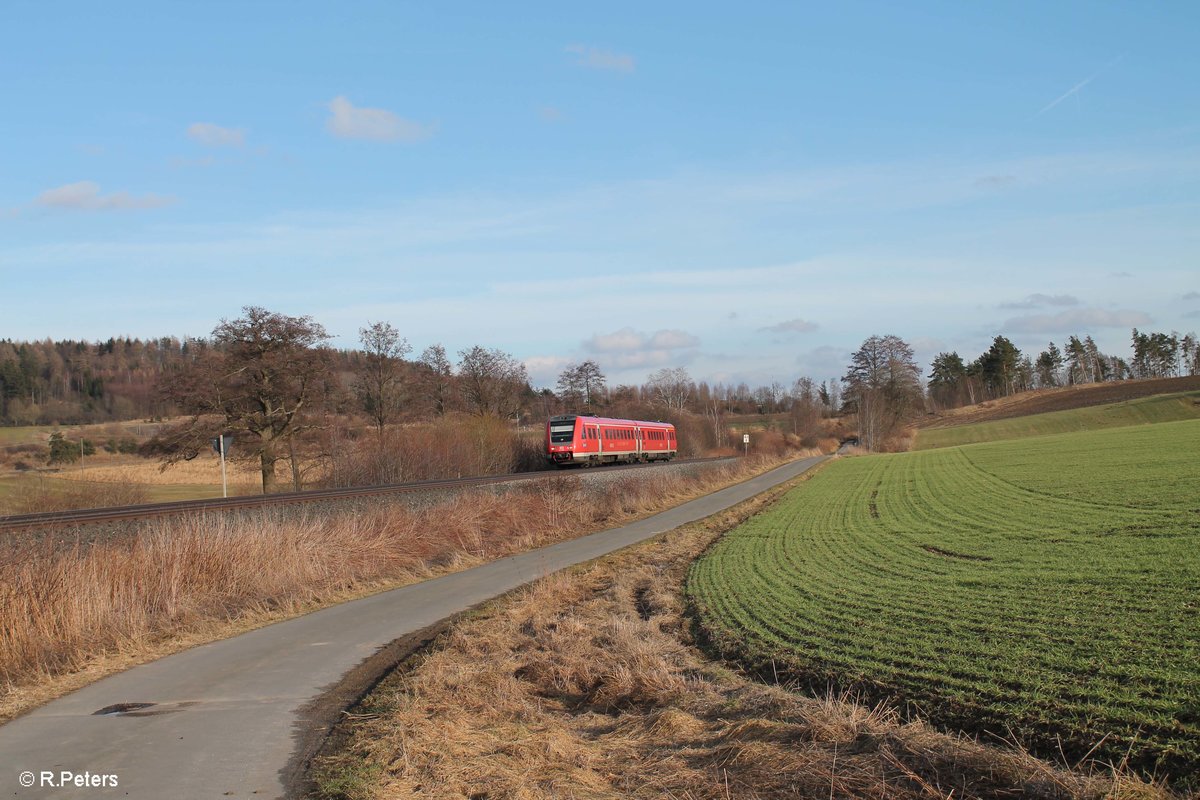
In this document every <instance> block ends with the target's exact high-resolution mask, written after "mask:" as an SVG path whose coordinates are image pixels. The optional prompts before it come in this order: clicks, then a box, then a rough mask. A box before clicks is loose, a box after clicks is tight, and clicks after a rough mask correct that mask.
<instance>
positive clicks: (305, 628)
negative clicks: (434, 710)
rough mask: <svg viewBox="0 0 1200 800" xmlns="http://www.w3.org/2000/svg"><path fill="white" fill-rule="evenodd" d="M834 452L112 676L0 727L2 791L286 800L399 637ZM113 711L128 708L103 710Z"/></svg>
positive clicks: (736, 498) (731, 500)
mask: <svg viewBox="0 0 1200 800" xmlns="http://www.w3.org/2000/svg"><path fill="white" fill-rule="evenodd" d="M824 458H825V457H816V458H808V459H804V460H801V461H796V462H792V463H790V464H786V465H784V466H782V467H779V468H778V469H775V470H772V471H770V472H767V473H765V474H763V475H760V476H758V477H756V478H752V479H750V480H748V481H745V482H743V483H740V484H737V485H736V486H731V487H729V488H726V489H722V490H720V491H718V492H714V493H713V494H710V495H707V496H705V497H701V498H698V499H696V500H692V501H691V502H688V503H685V504H683V505H681V506H678V507H676V508H673V509H670V510H668V511H664V512H662V513H660V514H656V515H654V516H653V517H649V518H647V519H644V520H640V521H638V522H634V523H632V524H630V525H626V526H624V527H621V528H614V529H611V530H607V531H602V532H600V533H595V534H591V535H588V536H583V537H580V538H578V539H572V540H570V541H565V542H559V543H558V544H554V545H550V546H548V547H543V548H540V549H538V550H532V551H529V552H527V553H522V554H520V555H515V556H511V557H508V558H503V559H500V560H498V561H493V562H491V563H488V564H484V565H482V566H479V567H475V568H473V569H469V570H466V571H463V572H457V573H454V574H451V575H445V576H443V577H440V578H435V579H432V580H428V581H424V582H422V583H418V584H413V585H411V586H405V587H403V588H400V589H395V590H392V591H388V592H384V593H381V594H377V595H373V596H371V597H366V598H363V599H361V600H355V601H352V602H348V603H342V604H341V605H337V606H332V607H330V608H326V609H323V610H321V611H316V612H314V613H311V614H307V615H305V616H303V617H298V618H296V619H292V620H287V621H285V622H279V623H276V624H273V625H270V626H267V627H265V628H260V629H258V630H253V631H250V632H248V633H244V634H242V635H240V636H237V637H234V638H232V639H226V640H224V641H220V642H214V643H212V644H207V645H202V646H200V647H195V648H192V649H190V650H186V651H184V652H182V653H178V654H176V655H173V656H169V657H167V658H163V659H160V660H158V661H155V662H152V663H150V664H145V665H142V666H140V667H135V668H133V669H130V670H128V671H126V672H122V673H120V674H118V675H113V676H111V677H109V678H105V679H104V680H102V681H99V682H97V683H94V684H92V685H91V686H88V687H86V688H83V689H80V690H79V691H77V692H74V693H73V694H70V695H68V696H66V697H63V698H61V699H59V700H56V701H54V702H52V703H48V704H47V705H45V706H42V707H41V708H39V709H37V710H35V711H32V712H30V713H29V714H27V715H25V716H23V717H19V718H18V719H15V720H13V721H12V722H9V723H8V724H6V725H4V726H0V797H17V798H22V800H25V799H26V798H28V800H33V799H34V798H80V799H82V798H106V797H131V798H147V799H150V798H153V799H155V800H158V798H180V799H181V800H184V799H186V798H256V799H257V800H266V799H267V798H283V797H285V796H286V795H287V793H288V791H289V787H290V786H293V785H294V780H295V771H296V769H297V766H296V764H297V754H298V752H299V750H300V749H301V748H302V747H303V746H304V742H305V741H307V740H310V739H311V738H312V735H313V730H312V728H313V725H314V723H313V721H312V719H313V718H312V712H311V709H312V708H313V706H314V704H317V703H319V702H320V701H321V698H322V697H328V694H329V692H331V691H332V690H333V689H334V688H335V687H337V686H338V685H339V683H340V682H342V681H343V680H344V679H345V677H346V676H347V675H349V674H350V673H352V672H353V671H355V669H356V667H358V668H361V666H362V665H363V664H364V663H365V662H368V661H370V660H371V659H372V658H373V657H376V658H377V657H378V656H379V655H380V653H381V651H382V650H385V649H386V648H387V647H388V645H389V644H390V643H393V642H394V641H396V640H397V639H400V638H401V637H404V636H406V635H410V634H412V633H413V632H415V631H419V630H422V629H424V628H426V627H428V626H429V625H431V624H433V623H436V622H438V621H439V620H442V619H445V618H447V617H450V616H453V615H454V614H457V613H459V612H462V611H464V610H466V609H469V608H471V607H472V606H475V605H477V604H479V603H481V602H483V601H485V600H488V599H491V598H493V597H496V596H498V595H501V594H503V593H505V592H507V591H510V590H512V589H515V588H517V587H519V586H521V585H522V584H525V583H528V582H530V581H533V580H536V579H538V578H542V577H544V576H546V575H549V574H550V573H552V572H555V571H557V570H560V569H563V568H564V567H568V566H571V565H573V564H578V563H581V562H584V561H589V560H591V559H594V558H597V557H599V556H602V555H605V554H607V553H610V552H612V551H614V550H618V549H620V548H622V547H627V546H629V545H631V544H635V543H637V542H640V541H643V540H645V539H648V538H650V537H652V536H655V535H657V534H660V533H663V532H665V531H669V530H672V529H674V528H677V527H679V526H680V525H684V524H686V523H688V522H693V521H696V520H699V519H703V518H704V517H707V516H710V515H712V514H715V513H717V512H719V511H721V510H723V509H725V508H728V507H729V506H732V505H735V504H737V503H740V502H741V501H743V500H746V499H748V498H750V497H753V496H754V495H757V494H759V493H761V492H763V491H766V490H767V489H769V488H771V487H772V486H775V485H777V484H780V483H782V482H784V481H787V480H790V479H792V478H794V477H796V476H797V475H799V474H801V473H802V472H804V471H806V470H808V469H809V468H811V467H813V466H814V465H816V464H818V463H819V462H821V461H823V460H824ZM130 704H148V705H146V706H133V705H130ZM113 707H116V708H117V709H118V711H117V712H116V713H107V714H97V713H96V712H98V711H101V710H102V709H110V708H113ZM120 709H124V710H123V711H122V710H120ZM114 784H115V785H114Z"/></svg>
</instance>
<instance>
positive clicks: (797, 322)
mask: <svg viewBox="0 0 1200 800" xmlns="http://www.w3.org/2000/svg"><path fill="white" fill-rule="evenodd" d="M820 327H821V326H820V325H818V324H817V323H815V322H809V321H808V320H806V319H800V318H799V317H797V318H796V319H789V320H787V321H785V322H779V323H776V324H775V325H768V326H767V327H765V328H759V330H760V331H765V332H766V333H812V332H813V331H815V330H817V329H818V328H820Z"/></svg>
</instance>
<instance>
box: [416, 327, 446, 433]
mask: <svg viewBox="0 0 1200 800" xmlns="http://www.w3.org/2000/svg"><path fill="white" fill-rule="evenodd" d="M419 361H420V363H421V364H423V365H424V366H425V367H426V368H427V372H426V374H425V375H424V380H423V382H424V384H425V390H426V394H427V395H428V397H429V399H430V402H431V403H432V405H433V413H434V414H436V415H437V416H439V417H440V416H442V415H443V414H445V413H446V404H447V402H448V401H449V399H450V388H451V385H452V383H453V381H454V368H453V367H452V366H451V365H450V359H448V358H446V348H444V347H442V346H441V345H440V344H433V345H430V346H429V347H426V348H425V350H424V351H422V353H421V358H420V359H419Z"/></svg>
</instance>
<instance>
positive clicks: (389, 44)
mask: <svg viewBox="0 0 1200 800" xmlns="http://www.w3.org/2000/svg"><path fill="white" fill-rule="evenodd" d="M570 5H571V4H561V3H559V4H551V3H545V4H540V3H539V4H535V3H521V4H497V3H400V2H380V3H355V2H346V3H339V4H336V7H335V4H330V3H310V2H288V3H227V2H212V1H211V0H210V2H205V3H186V4H185V3H161V2H159V3H144V4H142V3H122V2H114V3H106V4H97V3H83V2H78V3H59V4H52V3H45V2H22V1H20V0H7V2H5V3H3V4H2V5H0V87H2V89H3V97H4V98H5V111H4V113H3V114H2V115H0V298H2V306H0V308H2V311H0V337H6V338H17V339H41V338H45V337H51V338H55V339H59V338H83V339H89V340H93V339H106V338H108V337H109V336H112V335H130V336H142V337H157V336H163V335H175V336H186V335H193V336H195V335H207V334H208V333H209V332H210V331H211V330H212V328H213V327H214V326H215V325H216V324H217V322H218V321H219V320H220V319H221V318H223V317H235V316H237V315H238V314H239V313H240V309H241V308H242V307H243V306H245V305H261V306H265V307H267V308H269V309H271V310H275V311H281V312H284V313H288V314H294V315H311V316H312V317H314V318H315V319H316V320H317V321H319V322H321V323H322V324H323V325H325V327H326V328H327V329H328V330H329V332H330V333H331V334H333V335H334V337H335V339H334V342H335V344H337V345H339V346H347V347H349V346H353V345H354V344H355V343H356V340H357V331H358V329H359V328H360V327H362V326H364V325H365V324H367V323H368V322H374V321H379V320H386V321H389V322H391V323H392V324H393V325H395V326H396V327H397V328H398V329H399V330H400V331H401V333H402V335H404V336H406V337H407V338H408V340H409V341H410V342H411V343H412V344H413V346H414V348H415V349H416V350H417V351H418V352H419V351H420V350H421V349H422V348H424V347H425V346H427V345H429V344H432V343H435V342H440V343H442V344H443V345H445V346H446V348H447V350H448V351H449V352H450V353H451V354H453V353H455V352H456V351H458V350H461V349H465V348H467V347H470V346H472V345H474V344H484V345H486V346H489V347H499V348H501V349H504V350H506V351H509V352H511V353H513V354H514V355H516V356H517V357H519V358H521V359H523V360H525V361H526V363H527V365H528V367H529V369H530V373H531V375H532V377H533V379H534V383H535V384H538V385H553V383H554V378H555V376H556V375H557V373H558V372H559V371H560V370H561V369H562V367H563V366H564V365H565V364H567V363H569V362H572V361H578V360H582V359H584V358H593V359H595V360H596V361H597V362H598V363H599V364H600V365H601V367H602V368H603V369H604V370H605V372H606V373H607V375H608V376H609V379H610V383H619V382H640V381H642V380H644V379H645V377H646V375H648V374H649V373H650V372H653V371H654V370H656V369H658V368H661V367H677V366H683V367H686V368H687V369H688V370H689V371H690V373H691V374H692V376H693V377H695V378H697V379H700V378H704V379H708V380H713V381H715V380H722V381H741V380H746V381H748V382H750V383H752V384H754V383H761V382H769V381H772V380H778V381H780V382H783V383H785V384H786V383H790V382H791V381H792V380H794V379H795V378H796V377H798V376H800V375H810V376H812V377H814V378H816V379H824V378H830V377H836V376H840V375H841V374H842V373H843V372H844V370H845V360H846V357H847V355H848V353H849V352H850V351H851V350H853V349H855V348H856V347H857V346H858V344H860V343H861V342H862V340H863V339H864V338H866V337H867V336H869V335H871V334H874V333H896V334H898V335H900V336H902V337H904V338H906V339H907V340H909V341H910V342H911V343H913V344H914V345H915V346H916V349H917V353H918V356H919V358H920V359H921V361H922V363H923V364H924V365H926V366H927V365H928V362H929V359H930V358H931V357H932V356H933V355H934V354H935V353H937V352H938V351H940V350H949V349H955V350H958V351H959V352H960V353H961V354H963V355H964V356H965V357H967V358H971V357H974V356H975V355H977V354H978V353H979V352H981V351H982V350H983V349H985V348H986V346H987V344H988V343H989V342H990V340H991V338H992V337H993V336H995V335H996V334H998V333H1003V334H1005V335H1008V336H1009V337H1010V338H1012V339H1013V340H1014V341H1015V342H1016V343H1017V344H1018V346H1020V347H1022V348H1024V349H1029V350H1032V351H1033V353H1034V354H1035V355H1036V351H1037V349H1040V348H1043V347H1044V346H1045V343H1046V342H1048V341H1050V340H1054V341H1056V342H1058V343H1060V344H1061V342H1062V341H1063V340H1064V339H1065V337H1066V336H1067V335H1069V334H1072V333H1075V334H1080V335H1083V334H1091V335H1092V336H1094V337H1095V338H1096V340H1097V342H1098V343H1099V344H1100V345H1101V347H1102V349H1105V350H1107V351H1110V352H1114V353H1118V354H1122V355H1124V354H1126V352H1127V349H1128V340H1129V329H1130V328H1131V327H1134V326H1136V327H1139V328H1143V329H1149V330H1178V331H1181V332H1183V331H1188V330H1196V329H1200V56H1198V55H1197V52H1198V51H1197V48H1196V46H1195V37H1196V34H1197V31H1200V5H1198V4H1196V3H1194V2H1177V3H1156V4H1147V3H1094V2H1088V3H1067V2H1061V3H1042V2H1031V3H1018V2H1005V3H995V4H980V3H960V2H954V3H922V4H898V3H851V2H847V3H812V4H808V3H748V4H737V5H736V6H734V5H730V4H715V3H714V4H706V3H694V2H693V3H686V4H685V3H662V4H649V3H604V4H594V6H595V7H588V8H573V7H570Z"/></svg>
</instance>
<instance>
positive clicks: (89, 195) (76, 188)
mask: <svg viewBox="0 0 1200 800" xmlns="http://www.w3.org/2000/svg"><path fill="white" fill-rule="evenodd" d="M34 202H35V203H36V204H37V205H39V206H44V207H46V208H62V209H68V210H72V211H132V210H138V209H147V208H162V207H163V206H169V205H171V204H172V203H174V202H175V198H173V197H165V196H163V195H157V194H144V195H141V196H140V197H136V196H134V195H131V194H129V192H114V193H112V194H101V193H100V184H98V183H95V182H94V181H79V182H78V183H68V184H66V185H65V186H59V187H57V188H55V189H47V190H46V191H44V192H42V193H41V194H39V195H38V196H37V199H36V200H35V201H34Z"/></svg>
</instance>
